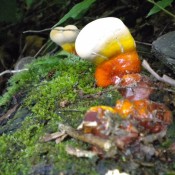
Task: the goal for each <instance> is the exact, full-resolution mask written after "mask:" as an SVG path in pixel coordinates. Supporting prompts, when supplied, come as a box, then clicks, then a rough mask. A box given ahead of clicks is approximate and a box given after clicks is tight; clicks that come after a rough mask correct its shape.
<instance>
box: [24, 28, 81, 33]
mask: <svg viewBox="0 0 175 175" xmlns="http://www.w3.org/2000/svg"><path fill="white" fill-rule="evenodd" d="M50 30H57V31H62V32H64V31H80V30H79V29H55V28H47V29H43V30H27V31H24V32H23V34H26V33H42V32H47V31H50Z"/></svg>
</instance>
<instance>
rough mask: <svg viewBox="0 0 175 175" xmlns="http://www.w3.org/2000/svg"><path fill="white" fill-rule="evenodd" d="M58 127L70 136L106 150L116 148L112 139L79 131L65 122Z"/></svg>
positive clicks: (109, 150)
mask: <svg viewBox="0 0 175 175" xmlns="http://www.w3.org/2000/svg"><path fill="white" fill-rule="evenodd" d="M58 128H59V129H60V130H61V131H64V132H65V133H67V134H68V135H69V136H71V137H73V138H75V139H78V140H81V141H84V142H86V143H89V144H92V145H95V146H98V147H99V148H101V149H102V150H104V151H105V152H111V151H114V150H115V149H116V146H115V144H114V143H113V142H112V141H111V140H107V139H102V138H99V137H96V136H93V135H91V134H84V133H82V132H79V131H77V130H75V129H74V128H72V127H70V126H67V125H64V124H59V127H58Z"/></svg>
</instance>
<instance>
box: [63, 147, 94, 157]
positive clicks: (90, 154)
mask: <svg viewBox="0 0 175 175" xmlns="http://www.w3.org/2000/svg"><path fill="white" fill-rule="evenodd" d="M66 152H67V153H68V154H70V155H74V156H76V157H87V158H93V157H94V156H96V155H97V153H96V152H93V151H86V150H82V149H79V148H74V147H72V146H66Z"/></svg>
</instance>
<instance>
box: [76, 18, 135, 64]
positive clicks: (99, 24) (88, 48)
mask: <svg viewBox="0 0 175 175" xmlns="http://www.w3.org/2000/svg"><path fill="white" fill-rule="evenodd" d="M135 47H136V45H135V41H134V39H133V37H132V35H131V34H130V32H129V30H128V28H127V27H126V26H125V25H124V23H123V22H122V21H121V20H120V19H118V18H114V17H106V18H101V19H97V20H95V21H92V22H90V23H89V24H87V25H86V26H85V27H84V28H83V29H82V30H81V31H80V33H79V35H78V36H77V39H76V42H75V48H76V52H77V54H78V55H79V56H80V57H81V58H82V59H86V60H91V61H93V62H95V63H96V64H100V63H101V62H103V61H104V60H108V59H110V58H112V57H115V56H117V55H119V54H121V53H126V52H130V51H133V50H135Z"/></svg>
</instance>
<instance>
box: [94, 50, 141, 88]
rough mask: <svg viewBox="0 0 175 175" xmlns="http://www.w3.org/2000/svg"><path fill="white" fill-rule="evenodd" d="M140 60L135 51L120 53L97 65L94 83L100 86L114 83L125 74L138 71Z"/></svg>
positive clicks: (139, 69)
mask: <svg viewBox="0 0 175 175" xmlns="http://www.w3.org/2000/svg"><path fill="white" fill-rule="evenodd" d="M140 71H141V61H140V59H139V57H138V54H137V52H136V51H132V52H128V53H123V54H120V55H118V56H116V57H114V58H111V59H109V60H107V61H105V62H103V63H101V64H100V65H98V66H97V68H96V72H95V79H96V83H97V85H98V86H100V87H107V86H109V85H114V84H116V83H117V80H118V79H119V78H121V77H122V76H123V75H125V74H131V73H139V72H140Z"/></svg>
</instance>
